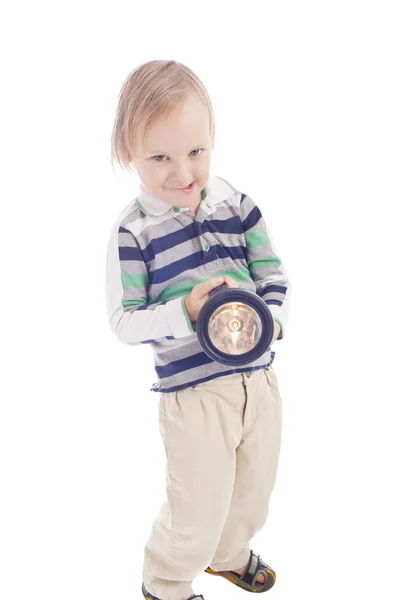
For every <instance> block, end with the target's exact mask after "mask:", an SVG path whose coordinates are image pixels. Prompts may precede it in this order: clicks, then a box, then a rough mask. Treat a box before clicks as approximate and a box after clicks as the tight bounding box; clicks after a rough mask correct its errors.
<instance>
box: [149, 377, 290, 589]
mask: <svg viewBox="0 0 400 600" xmlns="http://www.w3.org/2000/svg"><path fill="white" fill-rule="evenodd" d="M159 418H160V430H161V434H162V438H163V441H164V446H165V452H166V457H167V465H166V479H167V498H168V500H167V502H165V503H164V504H163V505H162V507H161V510H160V513H159V515H158V517H157V518H156V519H155V521H154V523H153V528H152V531H151V534H150V537H149V539H148V541H147V543H146V547H145V551H144V567H143V575H142V578H143V583H144V584H145V586H146V589H147V591H149V592H150V593H151V594H153V595H154V596H157V597H158V598H160V599H161V600H186V599H187V598H189V597H190V596H192V595H193V594H194V593H195V592H193V588H192V581H193V580H194V579H195V578H196V577H197V576H198V575H200V574H201V573H202V572H203V571H204V569H206V568H207V567H208V566H210V567H211V568H212V569H214V570H215V571H225V570H232V571H233V570H236V569H240V568H242V567H244V566H245V565H246V564H247V561H248V559H249V557H250V546H249V542H250V540H251V539H252V538H253V537H254V535H255V534H256V533H257V532H258V531H259V530H260V529H262V528H263V526H264V525H265V522H266V520H267V516H268V508H269V500H270V497H271V493H272V490H273V488H274V485H275V479H276V474H277V468H278V461H279V453H280V445H281V427H282V401H281V397H280V394H279V390H278V381H277V377H276V373H275V371H274V369H273V368H272V367H269V368H263V369H259V370H257V371H251V372H247V373H240V374H237V373H236V374H234V375H227V376H224V377H220V378H217V379H213V380H211V381H207V382H204V383H200V384H198V385H196V386H194V387H189V388H186V389H183V390H179V391H177V392H170V393H162V394H161V398H160V406H159ZM255 551H257V550H255ZM258 553H259V554H260V555H261V552H259V551H258Z"/></svg>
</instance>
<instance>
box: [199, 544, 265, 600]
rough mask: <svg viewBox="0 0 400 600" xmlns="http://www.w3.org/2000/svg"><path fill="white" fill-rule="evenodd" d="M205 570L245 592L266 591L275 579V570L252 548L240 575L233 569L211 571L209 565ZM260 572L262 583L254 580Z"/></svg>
mask: <svg viewBox="0 0 400 600" xmlns="http://www.w3.org/2000/svg"><path fill="white" fill-rule="evenodd" d="M205 572H206V573H210V574H211V575H219V576H220V577H224V578H225V579H227V580H228V581H231V582H232V583H234V584H235V585H238V586H239V587H241V588H243V589H244V590H246V591H247V592H259V593H260V592H266V591H268V590H270V589H271V588H272V586H273V585H274V583H275V581H276V573H275V571H274V570H273V569H271V567H270V566H269V565H266V564H265V563H264V562H263V561H262V560H261V559H260V556H259V555H258V554H254V552H253V550H250V558H249V562H248V563H247V565H246V567H245V569H244V571H243V573H242V574H241V575H238V573H235V572H234V571H213V570H212V569H211V567H207V569H206V570H205ZM260 573H262V574H263V575H264V577H265V581H264V583H260V582H259V581H256V580H257V577H258V575H259V574H260Z"/></svg>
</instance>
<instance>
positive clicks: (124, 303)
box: [121, 298, 146, 306]
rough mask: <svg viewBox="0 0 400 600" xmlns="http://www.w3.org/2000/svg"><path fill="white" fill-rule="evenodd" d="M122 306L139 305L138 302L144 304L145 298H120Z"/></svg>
mask: <svg viewBox="0 0 400 600" xmlns="http://www.w3.org/2000/svg"><path fill="white" fill-rule="evenodd" d="M121 304H122V306H139V305H140V304H146V299H145V298H142V299H141V300H122V302H121Z"/></svg>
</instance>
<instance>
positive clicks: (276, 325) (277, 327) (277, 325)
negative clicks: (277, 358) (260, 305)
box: [271, 319, 281, 346]
mask: <svg viewBox="0 0 400 600" xmlns="http://www.w3.org/2000/svg"><path fill="white" fill-rule="evenodd" d="M280 332H281V325H280V323H278V321H275V319H274V335H273V337H272V342H271V346H272V344H273V343H274V342H275V341H276V340H277V338H278V337H279V334H280Z"/></svg>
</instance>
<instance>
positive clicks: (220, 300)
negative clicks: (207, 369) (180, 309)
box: [196, 288, 274, 366]
mask: <svg viewBox="0 0 400 600" xmlns="http://www.w3.org/2000/svg"><path fill="white" fill-rule="evenodd" d="M223 292H224V293H223ZM224 296H227V298H224ZM232 302H242V303H243V304H246V305H247V306H249V307H250V308H253V309H254V310H255V311H256V312H257V314H258V316H259V317H260V319H261V324H262V331H263V332H265V335H262V336H261V338H260V340H259V341H258V342H257V344H256V345H255V346H254V348H252V350H249V352H245V353H244V354H227V353H226V352H223V351H222V350H218V349H217V348H216V346H215V345H214V344H213V343H212V341H211V339H210V336H209V334H208V327H207V326H205V324H206V323H208V321H209V319H210V317H211V315H212V314H213V313H214V312H215V311H216V310H217V309H218V308H219V307H220V306H223V305H224V304H230V303H232ZM196 332H197V337H198V339H199V342H200V345H201V347H202V348H203V350H204V352H205V353H206V354H207V356H208V357H209V358H211V359H213V360H215V361H217V362H219V363H222V364H224V365H229V366H240V365H244V364H248V363H251V362H254V361H256V360H257V359H258V358H259V357H260V356H262V355H263V354H264V353H265V352H266V351H267V350H268V348H269V347H270V345H271V342H272V338H273V336H274V319H273V316H272V314H271V311H270V310H269V308H268V306H267V304H266V303H265V302H264V300H263V299H262V298H260V296H258V295H257V294H256V293H255V292H252V291H251V290H243V289H240V288H230V289H228V290H221V292H220V293H216V294H214V295H213V296H211V297H210V298H209V299H208V300H207V302H205V303H204V305H203V306H202V308H201V310H200V313H199V316H198V318H197V323H196Z"/></svg>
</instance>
